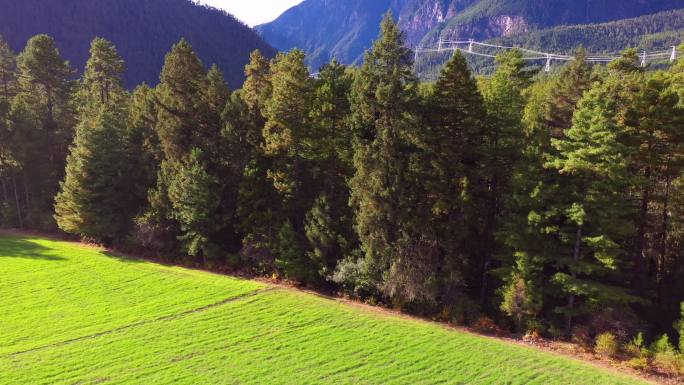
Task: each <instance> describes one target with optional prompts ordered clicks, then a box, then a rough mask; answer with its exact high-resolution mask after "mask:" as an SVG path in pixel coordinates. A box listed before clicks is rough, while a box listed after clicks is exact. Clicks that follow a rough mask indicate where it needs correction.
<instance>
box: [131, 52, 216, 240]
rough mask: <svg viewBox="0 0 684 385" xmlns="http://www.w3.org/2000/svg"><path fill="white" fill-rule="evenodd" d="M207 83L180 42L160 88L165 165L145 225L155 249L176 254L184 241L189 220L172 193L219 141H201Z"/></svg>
mask: <svg viewBox="0 0 684 385" xmlns="http://www.w3.org/2000/svg"><path fill="white" fill-rule="evenodd" d="M206 83H207V72H206V70H205V68H204V66H203V65H202V63H201V62H200V60H199V59H198V58H197V55H195V53H194V52H193V50H192V47H191V46H190V44H189V43H188V42H187V41H185V40H181V41H180V42H179V43H178V44H176V45H174V46H173V48H172V49H171V52H169V53H168V54H167V55H166V59H165V62H164V67H163V68H162V72H161V75H160V83H159V86H158V87H157V89H156V90H155V101H156V109H157V119H156V127H155V131H156V132H157V136H158V138H159V143H160V147H161V150H162V159H161V162H160V167H159V174H158V176H157V186H156V187H155V188H154V189H152V190H151V191H150V193H149V196H148V199H149V208H148V211H147V213H146V214H145V216H144V217H143V218H142V220H141V225H142V227H143V228H145V229H146V232H148V233H151V234H152V236H151V238H152V239H153V240H155V241H154V242H152V243H156V244H159V245H163V246H162V247H163V248H164V249H166V250H176V245H175V243H176V240H177V239H180V237H182V236H183V233H182V230H181V224H180V223H179V222H178V218H184V216H181V215H179V214H178V213H174V202H173V201H172V199H171V196H170V195H169V188H170V187H171V186H172V185H173V184H174V180H175V179H176V178H181V177H182V173H181V172H182V171H184V168H185V167H186V166H187V167H190V168H191V167H192V166H193V164H192V163H188V162H190V154H191V153H192V152H193V151H194V150H195V149H200V150H201V149H202V147H203V145H204V144H205V143H207V142H212V141H213V140H214V139H215V137H214V138H212V137H207V136H205V135H202V134H205V133H206V130H205V129H206V127H205V126H203V125H202V121H201V119H202V118H203V117H205V118H206V108H205V104H204V103H203V100H202V95H203V92H204V90H205V89H206ZM203 113H204V115H203ZM202 164H203V163H202ZM175 197H180V195H175ZM202 239H207V238H206V237H204V238H202ZM185 246H186V251H189V250H188V249H189V248H191V249H192V251H196V252H198V253H199V252H201V251H202V250H203V247H201V245H197V244H191V241H188V243H185ZM188 246H191V247H188ZM212 249H213V248H212Z"/></svg>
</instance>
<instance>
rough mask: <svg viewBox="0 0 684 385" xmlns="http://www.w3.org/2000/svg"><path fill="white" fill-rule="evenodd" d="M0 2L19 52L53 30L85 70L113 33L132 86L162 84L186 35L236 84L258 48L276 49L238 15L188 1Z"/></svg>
mask: <svg viewBox="0 0 684 385" xmlns="http://www.w3.org/2000/svg"><path fill="white" fill-rule="evenodd" d="M0 9H1V10H2V12H0V35H3V36H4V37H5V39H6V40H7V41H8V42H9V43H10V45H11V46H12V48H13V49H14V50H15V51H20V50H21V49H23V47H24V45H25V44H26V41H27V40H28V39H29V38H30V37H31V36H33V35H36V34H39V33H47V34H49V35H51V36H53V37H54V38H55V40H56V41H57V44H58V46H59V48H60V51H61V53H62V54H63V55H64V56H65V57H66V58H67V59H69V60H70V61H71V63H72V65H73V66H74V67H75V68H77V69H78V70H82V68H83V65H84V64H85V62H86V60H87V58H88V49H89V46H90V41H91V40H92V39H93V38H94V37H96V36H100V37H104V38H106V39H108V40H111V41H112V42H114V44H116V46H117V48H118V50H119V53H120V54H121V55H122V56H123V58H124V60H125V61H126V65H127V68H128V70H127V72H126V74H125V83H126V85H127V86H129V87H132V86H135V85H137V84H139V83H141V82H147V83H151V84H155V83H157V81H158V77H159V71H160V70H161V67H162V64H163V62H164V55H165V54H166V53H167V52H168V51H169V50H170V49H171V46H172V45H173V44H174V43H176V42H178V40H180V39H181V38H182V37H184V38H186V39H187V40H188V41H189V42H190V43H191V44H192V45H193V47H194V48H195V50H196V51H197V53H198V55H199V56H200V58H201V59H202V60H203V62H204V64H205V65H207V66H209V65H211V64H212V63H216V64H217V65H218V66H219V67H220V68H221V69H222V70H223V71H224V73H225V76H226V80H227V81H228V83H229V84H230V85H231V86H232V87H238V86H240V85H241V84H242V79H243V69H244V65H245V64H246V62H247V61H248V60H249V53H250V52H251V51H252V50H254V49H257V48H258V49H260V50H262V51H263V52H264V53H265V54H267V55H269V56H271V55H274V54H275V51H274V50H273V48H271V47H270V46H269V45H268V44H267V43H266V42H265V41H263V39H261V37H259V36H258V34H256V33H255V32H254V31H253V30H252V29H250V28H249V27H247V26H245V25H243V24H242V23H240V22H239V21H237V20H236V19H235V18H233V17H232V16H230V15H228V14H227V13H225V12H223V11H219V10H216V9H211V8H207V7H204V6H199V5H195V4H194V3H192V2H190V1H188V0H144V1H141V0H115V1H112V0H21V1H17V0H0Z"/></svg>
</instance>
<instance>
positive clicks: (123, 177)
mask: <svg viewBox="0 0 684 385" xmlns="http://www.w3.org/2000/svg"><path fill="white" fill-rule="evenodd" d="M127 177H128V162H127V158H126V143H125V142H124V140H123V121H122V120H121V114H120V113H118V112H117V111H115V112H112V111H111V110H110V109H109V108H108V106H106V105H103V106H101V107H100V112H99V113H97V114H95V115H93V114H92V112H91V113H89V114H87V115H85V116H83V117H82V118H81V122H80V123H79V125H78V127H77V129H76V138H75V140H74V144H73V146H72V148H71V152H70V154H69V156H68V158H67V165H66V176H65V179H64V182H63V183H61V191H60V193H59V194H57V197H56V198H55V219H56V221H57V224H58V225H59V228H60V229H62V230H63V231H65V232H67V233H71V234H78V235H80V236H81V237H83V238H86V239H90V240H94V241H96V242H102V243H105V244H111V242H113V241H116V240H121V239H122V238H123V236H125V235H126V232H127V230H128V229H129V228H130V220H131V218H132V216H133V215H134V213H131V211H130V210H131V208H130V205H129V204H128V198H129V187H130V185H129V183H127V182H129V181H128V179H127Z"/></svg>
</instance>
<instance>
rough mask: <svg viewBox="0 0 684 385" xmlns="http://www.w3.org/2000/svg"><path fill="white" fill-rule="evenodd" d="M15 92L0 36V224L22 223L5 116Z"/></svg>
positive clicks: (10, 60)
mask: <svg viewBox="0 0 684 385" xmlns="http://www.w3.org/2000/svg"><path fill="white" fill-rule="evenodd" d="M16 91H17V79H16V59H15V56H14V53H13V52H12V50H11V49H10V47H9V45H8V44H7V42H6V41H5V40H4V39H3V38H2V36H0V189H1V191H0V193H1V195H0V224H4V225H10V226H19V227H21V224H22V220H21V218H22V215H21V208H20V207H19V204H18V198H19V197H18V196H17V195H16V194H14V195H13V194H12V189H11V188H10V185H11V184H12V183H11V181H13V180H15V179H14V175H13V174H14V173H15V172H16V167H17V162H16V160H15V157H16V155H17V154H16V153H15V152H16V149H15V146H13V145H11V144H12V143H11V131H10V130H9V123H10V122H9V113H10V108H11V105H12V98H13V97H14V95H15V94H16Z"/></svg>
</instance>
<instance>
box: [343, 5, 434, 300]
mask: <svg viewBox="0 0 684 385" xmlns="http://www.w3.org/2000/svg"><path fill="white" fill-rule="evenodd" d="M411 59H412V57H411V53H410V51H409V50H408V49H407V48H406V47H405V45H404V36H403V34H402V32H401V31H400V29H399V27H398V26H397V25H396V23H395V22H394V21H393V19H392V15H391V13H388V14H387V15H386V16H385V19H384V20H383V22H382V25H381V31H380V36H379V38H378V40H377V41H376V42H375V44H374V45H373V48H372V49H371V50H370V51H369V52H367V53H366V57H365V60H364V64H363V66H362V67H361V69H360V70H359V72H358V73H357V74H356V77H355V79H354V84H353V87H352V99H351V100H352V111H353V113H352V123H353V128H354V130H355V134H356V140H355V147H354V167H355V169H356V171H355V174H354V177H353V178H352V179H351V182H350V183H351V202H352V204H353V206H354V208H355V210H356V231H357V233H358V235H359V239H360V241H361V248H362V250H363V252H364V253H365V257H366V262H367V263H366V266H367V267H368V269H369V273H370V275H371V276H373V277H375V279H376V282H378V283H379V284H380V285H379V288H380V289H381V291H382V293H383V294H384V295H386V296H388V297H389V298H392V299H393V300H394V301H395V302H396V303H397V304H407V303H410V302H433V301H434V298H435V295H434V291H435V286H436V285H435V281H434V277H433V276H432V275H431V273H432V271H431V270H430V268H429V267H428V268H425V269H424V267H425V266H432V265H433V264H434V259H433V258H434V254H435V253H434V251H433V250H434V238H432V237H430V236H427V235H426V236H422V235H421V230H424V227H423V224H424V222H423V221H422V220H421V218H419V216H418V214H420V213H422V212H425V211H424V210H422V209H421V208H420V207H418V205H417V204H418V201H417V197H419V196H421V192H420V190H421V185H420V184H419V183H416V179H414V178H413V176H414V175H415V174H414V172H415V167H414V166H415V165H414V164H412V158H413V156H412V155H414V154H415V153H416V151H417V149H416V146H415V144H414V143H413V142H412V137H413V136H414V134H415V133H414V128H415V127H417V125H416V123H417V116H416V114H415V111H416V104H417V103H416V101H417V92H416V91H417V83H416V79H415V77H414V75H413V73H412V60H411Z"/></svg>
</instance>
